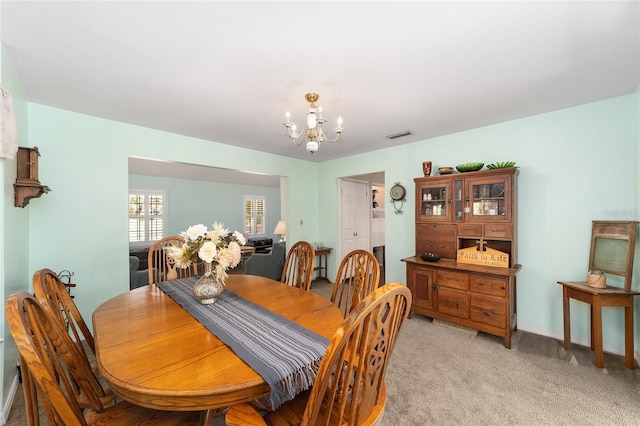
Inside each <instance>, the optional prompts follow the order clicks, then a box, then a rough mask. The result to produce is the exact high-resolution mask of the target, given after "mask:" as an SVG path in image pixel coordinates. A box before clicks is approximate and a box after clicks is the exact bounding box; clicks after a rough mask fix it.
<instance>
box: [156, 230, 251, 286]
mask: <svg viewBox="0 0 640 426" xmlns="http://www.w3.org/2000/svg"><path fill="white" fill-rule="evenodd" d="M180 236H181V237H182V238H184V240H185V243H184V244H183V245H182V247H177V246H174V247H167V248H166V250H167V254H168V255H169V256H170V257H171V258H172V259H173V260H174V261H175V263H176V266H177V267H179V268H188V267H189V266H191V265H192V264H193V263H199V262H200V261H203V262H205V263H207V264H210V265H211V266H212V267H213V268H215V272H216V274H217V276H218V279H219V280H221V281H222V282H225V281H226V277H227V269H229V268H233V267H235V266H237V265H238V263H240V259H241V256H242V253H241V250H240V247H241V246H243V245H245V244H246V243H247V240H246V239H245V238H244V236H243V235H242V234H241V233H240V232H238V231H234V232H233V233H230V232H229V230H228V229H226V228H225V227H224V224H222V223H218V222H214V224H213V229H212V230H211V231H208V230H207V227H206V226H204V225H202V224H199V225H193V226H190V227H189V228H188V229H187V230H186V231H183V232H181V233H180Z"/></svg>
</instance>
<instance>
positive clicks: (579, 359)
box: [7, 283, 640, 426]
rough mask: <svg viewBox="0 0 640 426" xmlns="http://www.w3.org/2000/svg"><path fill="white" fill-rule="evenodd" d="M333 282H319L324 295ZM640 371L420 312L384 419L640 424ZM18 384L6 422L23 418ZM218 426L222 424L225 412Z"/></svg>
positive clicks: (403, 338)
mask: <svg viewBox="0 0 640 426" xmlns="http://www.w3.org/2000/svg"><path fill="white" fill-rule="evenodd" d="M331 288H332V284H330V283H314V284H313V286H312V291H314V292H317V293H319V294H321V295H324V296H325V297H328V295H330V292H331ZM639 375H640V372H639V370H638V369H636V370H628V369H626V368H624V360H623V358H622V357H620V356H617V355H610V354H605V369H598V368H596V367H595V366H594V365H593V352H592V351H591V350H590V349H587V348H583V347H579V346H574V348H573V349H572V351H570V352H567V351H565V350H564V349H563V348H562V342H560V341H557V340H555V339H551V338H548V337H542V336H538V335H535V334H531V333H526V332H517V333H515V334H514V335H513V338H512V349H506V348H505V347H504V344H503V341H502V339H500V338H497V337H495V336H490V335H487V334H484V333H478V334H477V336H474V335H470V334H468V333H465V332H460V331H457V330H455V329H452V328H448V327H441V326H438V325H434V324H433V323H432V321H431V320H430V319H428V318H426V317H423V316H421V315H413V317H412V318H411V319H408V320H407V321H405V323H404V324H403V327H402V330H401V331H400V335H399V336H398V339H397V341H396V346H395V348H394V352H393V355H392V357H391V363H390V365H389V367H388V370H387V375H386V383H387V392H388V399H387V407H386V411H385V415H384V418H383V419H382V422H381V425H384V426H387V425H388V426H391V425H394V426H395V425H403V426H404V425H416V426H418V425H420V426H422V425H638V424H640V376H639ZM24 418H25V417H24V404H23V401H22V393H21V391H20V392H19V394H18V395H17V396H16V401H15V402H14V406H13V408H12V410H11V413H10V416H9V420H8V423H7V425H10V426H14V425H20V426H22V425H25V424H26V421H25V420H24ZM214 424H215V426H218V425H222V424H224V419H223V418H222V416H220V417H218V418H216V419H215V423H214Z"/></svg>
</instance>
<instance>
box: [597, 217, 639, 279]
mask: <svg viewBox="0 0 640 426" xmlns="http://www.w3.org/2000/svg"><path fill="white" fill-rule="evenodd" d="M637 232H638V222H636V221H617V220H594V221H593V223H592V225H591V250H590V251H589V270H597V271H601V272H605V273H608V274H613V275H619V276H621V277H623V278H624V290H625V291H631V279H632V277H633V259H634V255H635V248H636V234H637Z"/></svg>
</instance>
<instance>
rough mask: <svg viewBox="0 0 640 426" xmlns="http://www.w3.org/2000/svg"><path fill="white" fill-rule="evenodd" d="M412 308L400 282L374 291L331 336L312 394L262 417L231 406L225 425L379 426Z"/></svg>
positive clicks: (247, 408)
mask: <svg viewBox="0 0 640 426" xmlns="http://www.w3.org/2000/svg"><path fill="white" fill-rule="evenodd" d="M410 307H411V292H410V291H409V289H408V288H407V287H405V286H404V285H402V284H399V283H391V284H387V285H385V286H382V287H379V288H378V289H376V290H374V291H373V292H372V293H371V294H369V295H368V296H367V297H365V298H364V299H363V300H362V302H361V303H360V304H358V305H357V306H356V307H355V308H354V309H353V310H352V311H351V313H350V314H349V315H348V316H347V318H345V320H344V323H343V325H342V326H341V327H340V328H339V329H338V330H337V331H336V333H335V334H334V335H333V338H332V339H331V341H330V342H329V346H328V347H327V351H326V352H325V355H324V357H323V358H322V361H321V363H320V367H319V368H318V374H317V376H316V380H315V383H314V384H313V387H312V388H311V389H310V390H309V391H307V392H305V393H303V394H300V395H298V396H297V397H296V398H295V399H293V400H292V401H289V402H286V403H284V404H283V405H282V406H280V407H279V408H278V409H277V410H275V411H271V412H268V413H267V414H266V415H265V416H264V417H260V415H259V413H258V412H257V411H256V410H255V409H253V407H251V405H249V404H240V405H237V406H234V407H231V409H229V411H228V412H227V414H226V416H225V420H226V424H227V425H229V426H248V425H254V424H256V425H257V424H266V425H284V424H291V425H293V424H295V425H303V426H316V425H341V426H342V425H344V426H347V425H349V426H351V425H353V426H356V425H357V426H361V425H372V424H375V423H376V422H377V421H378V420H379V419H380V416H381V415H382V413H383V410H384V406H385V403H386V399H387V391H386V388H385V384H384V376H385V373H386V370H387V365H388V361H389V359H390V357H391V352H392V350H393V346H394V344H395V341H396V337H397V335H398V331H399V330H400V326H401V325H402V323H403V322H404V320H405V319H406V318H407V316H408V315H409V309H410ZM302 404H304V405H302Z"/></svg>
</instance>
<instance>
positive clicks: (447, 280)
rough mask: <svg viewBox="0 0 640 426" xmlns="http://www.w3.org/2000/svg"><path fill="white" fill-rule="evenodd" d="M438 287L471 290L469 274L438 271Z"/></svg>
mask: <svg viewBox="0 0 640 426" xmlns="http://www.w3.org/2000/svg"><path fill="white" fill-rule="evenodd" d="M436 284H437V285H438V287H440V286H444V287H450V288H457V289H460V290H467V289H468V288H469V274H467V273H466V272H456V271H448V270H446V269H438V276H437V279H436Z"/></svg>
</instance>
